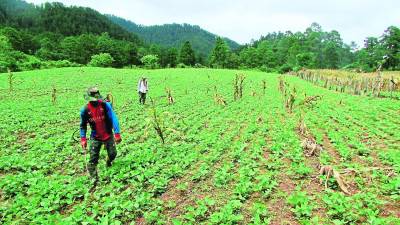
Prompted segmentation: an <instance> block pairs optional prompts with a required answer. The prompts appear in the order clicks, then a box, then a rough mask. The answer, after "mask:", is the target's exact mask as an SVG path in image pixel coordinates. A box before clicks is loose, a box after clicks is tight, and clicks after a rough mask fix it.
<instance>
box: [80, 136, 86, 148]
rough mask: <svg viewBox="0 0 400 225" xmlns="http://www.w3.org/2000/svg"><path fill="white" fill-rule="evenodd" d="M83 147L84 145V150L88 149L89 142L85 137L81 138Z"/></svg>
mask: <svg viewBox="0 0 400 225" xmlns="http://www.w3.org/2000/svg"><path fill="white" fill-rule="evenodd" d="M81 145H82V148H83V149H86V148H87V140H86V138H85V137H82V138H81Z"/></svg>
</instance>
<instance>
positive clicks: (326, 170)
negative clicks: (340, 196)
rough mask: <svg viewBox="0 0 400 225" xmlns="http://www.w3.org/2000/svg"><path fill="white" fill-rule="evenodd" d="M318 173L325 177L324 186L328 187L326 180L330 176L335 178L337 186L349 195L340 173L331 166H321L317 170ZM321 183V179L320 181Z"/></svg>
mask: <svg viewBox="0 0 400 225" xmlns="http://www.w3.org/2000/svg"><path fill="white" fill-rule="evenodd" d="M319 174H320V175H326V177H325V188H328V180H329V178H330V177H332V175H333V177H334V178H335V180H336V182H337V184H338V185H339V188H340V189H341V190H342V191H343V192H344V193H345V194H348V195H351V193H350V192H349V190H348V188H347V184H346V183H345V182H344V181H343V179H342V177H341V175H340V173H339V172H338V171H336V170H334V169H333V168H332V166H321V169H320V170H319ZM320 183H321V184H322V180H321V182H320Z"/></svg>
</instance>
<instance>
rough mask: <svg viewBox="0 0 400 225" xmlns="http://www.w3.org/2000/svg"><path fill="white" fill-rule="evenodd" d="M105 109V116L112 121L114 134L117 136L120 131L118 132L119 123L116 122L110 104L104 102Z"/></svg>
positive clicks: (116, 119)
mask: <svg viewBox="0 0 400 225" xmlns="http://www.w3.org/2000/svg"><path fill="white" fill-rule="evenodd" d="M106 109H107V115H108V117H109V118H110V119H111V121H112V124H113V128H114V133H115V134H119V133H120V130H119V122H118V118H117V115H115V112H114V110H113V109H112V107H111V105H110V103H108V102H106Z"/></svg>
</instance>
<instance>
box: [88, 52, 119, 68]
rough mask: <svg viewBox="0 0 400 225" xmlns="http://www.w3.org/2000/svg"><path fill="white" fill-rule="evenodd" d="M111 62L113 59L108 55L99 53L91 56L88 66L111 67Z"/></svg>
mask: <svg viewBox="0 0 400 225" xmlns="http://www.w3.org/2000/svg"><path fill="white" fill-rule="evenodd" d="M113 62H114V59H113V57H112V56H111V55H110V54H109V53H100V54H98V55H93V56H92V60H90V63H89V65H90V66H94V67H111V66H112V64H113Z"/></svg>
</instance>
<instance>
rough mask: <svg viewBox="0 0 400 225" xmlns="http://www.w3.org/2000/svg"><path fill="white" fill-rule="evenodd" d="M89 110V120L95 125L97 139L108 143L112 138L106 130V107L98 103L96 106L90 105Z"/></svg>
mask: <svg viewBox="0 0 400 225" xmlns="http://www.w3.org/2000/svg"><path fill="white" fill-rule="evenodd" d="M88 109H89V116H90V118H89V120H91V121H93V122H94V124H95V129H96V133H95V139H96V140H100V141H106V140H108V139H109V138H110V134H108V133H107V130H106V121H105V120H106V117H105V114H106V112H105V111H104V107H103V105H102V101H98V103H97V104H96V106H94V105H93V104H91V103H90V102H89V103H88Z"/></svg>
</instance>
